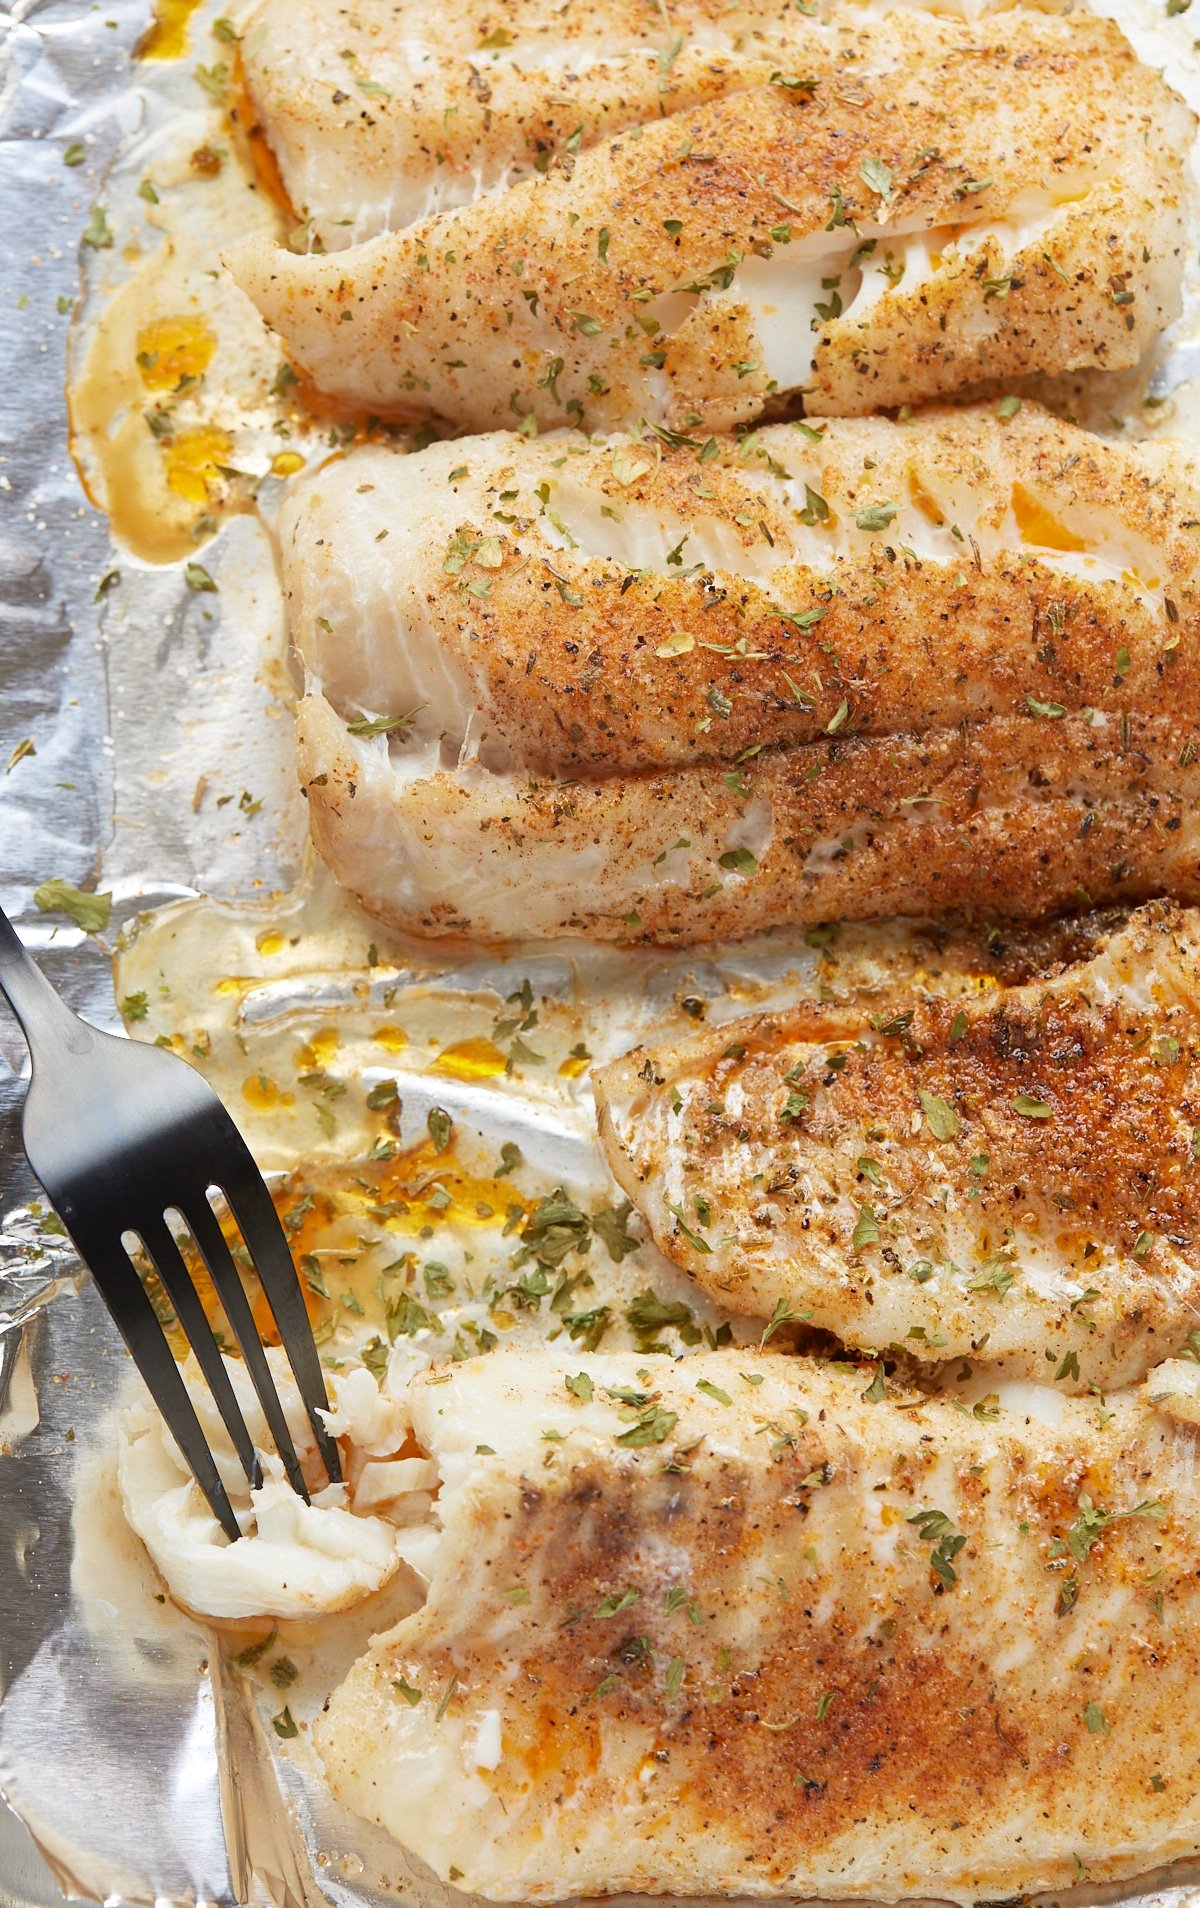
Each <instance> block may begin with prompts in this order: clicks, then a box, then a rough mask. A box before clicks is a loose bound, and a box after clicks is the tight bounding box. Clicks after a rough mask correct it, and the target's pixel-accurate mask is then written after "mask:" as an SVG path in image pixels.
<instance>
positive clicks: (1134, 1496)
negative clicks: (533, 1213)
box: [315, 1350, 1200, 1903]
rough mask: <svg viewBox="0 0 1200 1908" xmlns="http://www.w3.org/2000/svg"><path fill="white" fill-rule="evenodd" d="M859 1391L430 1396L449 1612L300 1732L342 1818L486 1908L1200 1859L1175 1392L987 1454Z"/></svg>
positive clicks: (1197, 1636)
mask: <svg viewBox="0 0 1200 1908" xmlns="http://www.w3.org/2000/svg"><path fill="white" fill-rule="evenodd" d="M568 1377H570V1378H571V1379H572V1381H573V1386H572V1389H568V1388H567V1385H566V1383H565V1380H566V1379H567V1378H568ZM867 1378H868V1374H866V1373H857V1374H856V1373H853V1372H847V1371H846V1370H844V1369H843V1370H838V1369H835V1368H833V1367H830V1366H823V1367H819V1366H815V1365H813V1364H811V1363H808V1362H807V1361H804V1360H799V1359H786V1358H781V1357H776V1356H772V1355H771V1354H769V1353H767V1354H762V1353H754V1352H735V1351H728V1352H718V1353H714V1354H705V1355H702V1356H700V1357H696V1358H691V1359H687V1360H684V1361H682V1362H681V1363H678V1364H675V1363H672V1362H671V1361H669V1360H666V1359H661V1358H655V1357H648V1358H647V1357H639V1356H637V1355H630V1356H614V1357H604V1356H603V1355H597V1354H593V1355H590V1356H588V1355H583V1356H575V1357H571V1356H556V1354H555V1353H554V1351H553V1350H545V1351H515V1352H499V1353H494V1354H492V1355H491V1356H489V1357H487V1358H479V1359H474V1360H471V1361H469V1362H467V1363H465V1364H460V1365H456V1366H452V1367H449V1368H445V1369H443V1370H441V1371H435V1372H432V1373H430V1374H428V1375H426V1376H423V1377H421V1378H418V1379H417V1380H415V1381H414V1383H413V1384H412V1386H411V1388H410V1390H409V1393H408V1397H407V1408H408V1409H409V1410H410V1411H411V1414H412V1419H413V1425H414V1429H415V1432H416V1436H417V1439H418V1441H419V1443H420V1444H421V1446H422V1447H423V1448H424V1449H425V1450H426V1451H428V1453H429V1454H430V1456H431V1457H432V1458H433V1459H434V1461H435V1462H436V1463H437V1465H438V1468H439V1471H440V1474H441V1478H442V1485H441V1490H440V1493H439V1495H438V1498H437V1504H436V1508H435V1511H434V1514H433V1521H432V1523H431V1525H430V1528H429V1530H428V1532H427V1533H425V1537H426V1542H425V1543H424V1545H423V1546H422V1548H421V1552H420V1558H419V1567H420V1569H421V1571H422V1574H423V1575H425V1576H426V1577H427V1578H428V1579H429V1593H428V1599H427V1601H426V1603H425V1606H424V1608H423V1609H421V1610H420V1611H419V1612H417V1613H416V1614H415V1615H414V1616H412V1617H410V1618H407V1619H406V1620H405V1621H404V1622H402V1623H401V1624H400V1625H399V1626H398V1627H397V1628H395V1629H393V1630H392V1631H391V1632H390V1633H388V1634H386V1635H384V1636H382V1637H379V1638H377V1639H376V1641H375V1642H374V1644H373V1646H372V1648H371V1649H370V1651H369V1652H368V1653H367V1654H366V1655H365V1656H364V1657H362V1658H361V1659H360V1660H359V1662H358V1663H357V1664H356V1665H355V1666H354V1668H353V1670H352V1671H351V1672H350V1675H349V1676H348V1678H347V1680H346V1682H345V1683H344V1684H343V1685H342V1687H341V1688H340V1689H339V1690H337V1691H336V1692H335V1693H334V1695H333V1697H332V1699H331V1701H330V1703H329V1705H328V1708H327V1710H326V1712H325V1714H324V1715H323V1716H322V1717H321V1719H320V1720H319V1722H318V1723H317V1725H316V1729H315V1742H316V1746H317V1749H318V1751H319V1753H320V1755H321V1757H322V1759H323V1761H324V1764H325V1768H326V1771H327V1773H328V1776H329V1780H330V1782H331V1785H332V1787H333V1789H334V1792H335V1794H336V1795H337V1796H338V1797H339V1798H340V1799H341V1800H342V1801H344V1802H346V1803H349V1804H350V1806H351V1807H353V1808H355V1809H356V1810H358V1812H359V1813H360V1814H362V1815H364V1816H366V1817H368V1818H369V1819H371V1820H372V1821H376V1822H380V1823H382V1824H383V1826H384V1827H385V1828H386V1829H387V1830H388V1831H389V1832H390V1833H391V1834H392V1835H393V1836H395V1837H396V1839H397V1840H398V1841H400V1842H402V1843H403V1844H404V1845H405V1847H407V1848H408V1849H410V1850H412V1851H413V1853H414V1854H415V1855H417V1856H418V1857H419V1858H420V1859H421V1860H423V1861H424V1862H426V1863H428V1864H429V1865H430V1867H432V1868H433V1869H434V1871H435V1872H436V1873H437V1874H438V1876H439V1877H440V1878H441V1879H443V1880H450V1881H453V1882H455V1883H456V1884H457V1885H458V1886H460V1887H461V1888H462V1889H464V1890H465V1891H467V1892H468V1893H472V1894H480V1895H483V1896H484V1897H485V1898H487V1899H489V1900H495V1901H508V1900H520V1901H548V1900H550V1901H552V1900H559V1899H563V1898H565V1897H569V1896H573V1895H582V1896H589V1895H593V1894H609V1893H618V1892H622V1891H624V1890H630V1891H641V1892H645V1893H648V1894H655V1893H659V1892H669V1893H670V1892H678V1893H681V1894H710V1893H711V1894H716V1895H724V1894H727V1895H735V1896H741V1895H759V1896H797V1897H800V1898H801V1899H807V1898H809V1897H818V1898H826V1899H828V1898H859V1899H862V1898H865V1899H868V1900H870V1899H878V1900H886V1901H891V1900H896V1899H897V1898H900V1897H902V1896H905V1895H908V1896H920V1897H925V1898H928V1897H933V1898H936V1899H948V1900H952V1901H960V1902H964V1903H965V1902H972V1901H975V1900H977V1899H980V1898H982V1899H997V1898H1002V1897H1003V1898H1008V1897H1011V1896H1017V1895H1024V1894H1027V1893H1032V1892H1034V1891H1036V1890H1038V1889H1042V1888H1055V1889H1058V1888H1062V1887H1066V1886H1069V1885H1070V1884H1072V1883H1073V1882H1075V1881H1076V1880H1077V1879H1078V1877H1079V1876H1080V1873H1081V1872H1082V1874H1083V1875H1085V1876H1086V1877H1088V1878H1089V1879H1091V1880H1092V1881H1093V1882H1096V1883H1100V1882H1104V1881H1110V1880H1120V1879H1127V1878H1129V1877H1131V1876H1133V1875H1136V1874H1137V1873H1139V1872H1140V1871H1144V1870H1146V1869H1149V1868H1151V1867H1153V1866H1155V1865H1156V1864H1158V1863H1159V1862H1163V1861H1166V1860H1169V1859H1171V1858H1173V1857H1176V1856H1184V1855H1190V1854H1192V1853H1194V1852H1195V1851H1196V1849H1197V1847H1198V1846H1200V1787H1198V1785H1197V1776H1196V1770H1197V1767H1198V1766H1200V1722H1198V1721H1197V1720H1196V1717H1197V1708H1196V1703H1195V1701H1194V1693H1195V1686H1196V1677H1197V1673H1198V1670H1200V1589H1198V1588H1197V1578H1196V1570H1195V1554H1194V1551H1195V1546H1194V1532H1195V1528H1196V1518H1197V1514H1198V1512H1200V1504H1198V1502H1197V1474H1196V1464H1195V1435H1196V1434H1195V1431H1194V1429H1193V1428H1192V1427H1191V1426H1190V1425H1188V1424H1186V1423H1185V1424H1182V1425H1181V1424H1180V1423H1178V1422H1176V1421H1175V1420H1173V1419H1172V1418H1171V1417H1169V1416H1168V1415H1167V1414H1166V1412H1165V1411H1164V1410H1160V1409H1158V1408H1157V1407H1156V1406H1155V1404H1154V1402H1153V1393H1154V1390H1155V1382H1154V1379H1153V1378H1152V1379H1151V1381H1150V1383H1149V1384H1148V1385H1147V1386H1146V1387H1145V1390H1144V1392H1143V1394H1142V1396H1141V1397H1130V1396H1126V1397H1124V1398H1122V1399H1113V1400H1110V1401H1109V1403H1108V1404H1107V1405H1104V1406H1102V1405H1101V1402H1100V1401H1099V1400H1088V1401H1084V1400H1062V1399H1058V1398H1056V1397H1054V1396H1049V1397H1048V1396H1047V1394H1046V1392H1045V1391H1044V1390H1040V1389H1039V1388H1037V1387H1032V1386H1026V1387H1024V1396H1023V1398H1022V1399H1021V1400H1020V1408H1016V1407H1014V1408H1011V1409H1007V1408H1004V1407H1003V1406H1001V1405H998V1404H995V1405H993V1404H988V1405H985V1406H984V1407H983V1410H982V1416H979V1415H975V1416H973V1415H972V1411H971V1409H970V1408H969V1407H967V1408H965V1409H964V1408H963V1407H962V1406H961V1405H959V1406H958V1407H957V1408H956V1406H955V1405H954V1404H952V1403H950V1402H948V1401H947V1402H925V1401H922V1400H921V1399H920V1397H919V1396H918V1395H917V1394H913V1393H908V1394H903V1393H900V1394H897V1393H895V1392H894V1391H892V1390H891V1389H890V1388H889V1395H888V1396H887V1397H885V1399H884V1400H883V1401H882V1402H872V1401H870V1400H868V1399H866V1398H865V1397H864V1391H865V1389H866V1387H867ZM1171 1382H1172V1383H1173V1382H1174V1380H1173V1379H1172V1380H1171ZM618 1392H624V1393H626V1394H628V1395H630V1396H632V1398H634V1399H638V1400H642V1401H643V1402H640V1403H628V1404H622V1403H621V1402H620V1400H619V1397H618V1396H617V1395H615V1394H617V1393H618ZM545 1432H553V1433H555V1434H557V1439H558V1440H559V1441H547V1439H546V1438H545V1437H544V1436H543V1433H545ZM622 1440H624V1442H622ZM410 1541H412V1540H410Z"/></svg>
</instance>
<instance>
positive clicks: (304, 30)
mask: <svg viewBox="0 0 1200 1908" xmlns="http://www.w3.org/2000/svg"><path fill="white" fill-rule="evenodd" d="M856 11H857V10H856V9H851V10H850V23H848V22H847V20H846V18H845V15H846V12H847V9H846V8H845V7H844V6H832V7H829V8H827V9H826V10H825V12H824V15H823V17H814V16H816V15H817V8H816V7H815V6H814V7H813V8H812V9H811V12H809V13H801V12H800V11H799V9H798V8H797V7H796V6H795V5H794V4H793V0H738V3H735V4H734V5H733V6H726V5H725V4H724V0H672V4H671V6H670V8H669V10H668V9H667V8H666V7H665V6H664V7H655V6H648V5H646V4H645V3H644V0H605V4H604V5H603V6H602V7H600V6H591V7H589V8H587V9H586V10H580V9H575V8H572V7H569V6H564V5H563V4H562V0H437V3H436V4H434V3H433V0H399V4H398V0H357V4H356V5H355V6H354V8H353V9H352V10H350V11H348V12H347V11H346V10H344V9H335V8H334V6H333V5H332V4H331V0H259V3H258V4H257V5H254V6H251V7H250V8H248V9H247V10H246V11H245V13H244V15H243V17H242V19H241V21H240V27H241V46H240V51H241V58H242V69H243V73H244V77H245V83H246V90H247V92H248V95H249V99H250V103H251V105H252V107H253V108H254V111H255V113H256V115H257V118H258V122H259V126H260V128H261V132H262V134H263V135H264V136H265V137H266V139H267V141H268V143H269V145H270V147H271V150H272V152H273V153H274V155H275V158H276V160H277V162H278V164H279V169H280V173H281V175H282V178H283V182H284V185H285V187H286V189H287V192H288V195H289V197H290V200H291V203H292V205H293V207H294V209H295V211H296V213H297V214H298V216H299V217H300V218H302V219H305V220H307V221H309V224H310V230H311V234H312V237H313V239H314V240H315V241H316V243H317V244H318V246H319V247H321V248H323V249H324V250H325V251H334V250H338V249H341V248H342V247H345V246H347V245H351V244H354V243H355V242H357V241H359V240H362V239H365V238H370V237H373V236H374V235H375V234H376V233H378V232H384V231H390V230H395V229H397V228H399V227H402V226H405V225H411V224H412V223H413V221H414V220H416V219H420V218H424V217H426V216H427V214H429V213H432V212H440V211H445V210H446V209H447V208H449V207H452V206H457V205H463V204H467V203H469V202H470V201H471V200H472V199H474V198H477V197H478V196H479V194H480V193H481V192H487V191H491V190H493V189H494V188H495V187H497V186H504V185H508V184H511V183H512V182H513V181H514V180H517V179H520V178H522V177H528V176H531V175H534V174H537V173H543V172H545V171H547V170H548V169H549V168H550V167H551V166H554V167H558V168H564V167H565V168H569V167H570V165H571V162H572V160H573V157H574V155H575V154H576V153H577V152H578V151H579V150H580V149H581V147H584V146H589V145H593V144H594V143H595V142H596V140H597V139H598V138H600V137H602V136H603V135H604V134H606V133H613V132H617V131H620V130H621V129H623V128H625V127H628V126H634V125H639V124H640V123H641V122H642V121H643V120H647V119H657V118H659V117H660V116H661V115H662V114H663V113H672V112H677V111H679V110H680V108H682V107H687V106H694V105H696V104H698V103H699V102H700V101H701V100H706V99H715V98H720V97H721V96H722V95H724V94H725V93H727V92H730V91H733V90H735V89H737V88H738V87H744V86H747V85H756V84H766V83H769V82H770V79H771V75H772V74H773V73H776V72H779V71H780V70H781V69H783V70H785V71H789V72H790V71H792V70H793V68H795V69H796V70H802V71H804V72H806V73H807V72H809V71H812V70H814V69H816V70H820V71H822V72H828V71H832V70H834V69H835V68H836V66H837V64H838V63H839V62H844V61H845V60H846V59H848V58H851V57H853V56H854V54H855V52H856V50H857V48H858V46H859V45H860V44H863V43H864V42H863V35H862V28H861V21H860V23H859V25H857V26H856V25H854V24H852V22H853V21H854V18H855V13H856ZM867 43H869V36H868V42H867ZM797 62H799V66H798V67H797Z"/></svg>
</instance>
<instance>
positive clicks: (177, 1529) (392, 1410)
mask: <svg viewBox="0 0 1200 1908" xmlns="http://www.w3.org/2000/svg"><path fill="white" fill-rule="evenodd" d="M267 1358H268V1361H269V1362H270V1365H271V1370H272V1374H273V1376H274V1379H275V1385H276V1389H277V1390H278V1392H279V1397H280V1402H281V1403H282V1405H283V1408H284V1414H285V1416H286V1418H287V1422H288V1429H289V1430H290V1431H291V1434H292V1439H293V1442H294V1444H295V1448H296V1453H297V1455H298V1457H299V1458H300V1461H301V1465H302V1467H303V1469H304V1472H305V1478H306V1482H307V1483H308V1485H309V1488H310V1491H311V1493H312V1501H311V1503H307V1504H306V1503H305V1502H304V1499H303V1498H302V1497H300V1496H299V1495H298V1494H297V1493H296V1492H295V1491H294V1490H293V1489H292V1487H291V1485H290V1484H289V1483H288V1482H287V1479H286V1478H285V1476H284V1471H283V1464H282V1461H281V1460H280V1458H279V1457H278V1456H277V1454H276V1453H275V1452H274V1449H273V1447H272V1444H271V1438H270V1433H269V1431H268V1429H267V1425H266V1421H265V1419H264V1418H263V1415H262V1409H261V1406H260V1405H259V1403H258V1399H257V1397H256V1396H255V1393H254V1390H253V1388H252V1386H251V1383H250V1380H249V1377H248V1376H247V1373H246V1367H245V1366H244V1365H243V1364H242V1362H241V1360H240V1359H232V1358H227V1359H226V1360H225V1365H226V1369H227V1371H228V1373H229V1377H230V1382H231V1383H232V1385H233V1388H234V1392H235V1394H236V1396H237V1400H238V1403H239V1405H240V1406H241V1410H242V1415H243V1417H244V1418H245V1421H246V1424H247V1426H248V1427H249V1430H250V1435H251V1438H252V1439H253V1441H254V1444H255V1446H256V1448H257V1449H258V1450H259V1452H260V1453H262V1454H263V1459H262V1462H263V1473H264V1476H263V1483H262V1486H261V1488H260V1489H258V1490H253V1491H252V1490H251V1489H250V1487H249V1484H248V1482H247V1480H246V1475H245V1472H244V1471H243V1470H242V1467H241V1465H240V1463H239V1462H238V1460H237V1457H236V1455H235V1453H234V1449H233V1446H232V1444H231V1442H230V1440H229V1434H228V1432H227V1431H226V1429H225V1425H224V1423H223V1421H222V1419H221V1417H220V1414H219V1413H218V1411H217V1409H216V1406H215V1405H214V1403H213V1401H212V1396H211V1394H210V1392H209V1390H208V1387H207V1385H206V1384H205V1382H204V1380H203V1378H202V1376H201V1374H200V1368H199V1366H198V1365H197V1364H196V1362H195V1360H194V1358H191V1357H189V1359H188V1360H187V1362H186V1364H185V1366H184V1377H185V1379H186V1382H187V1386H188V1390H189V1392H190V1393H191V1398H192V1403H193V1404H194V1405H195V1407H196V1413H197V1416H198V1417H199V1419H200V1423H201V1425H202V1427H203V1429H204V1434H205V1437H206V1439H207V1441H208V1445H209V1449H210V1450H211V1451H212V1452H213V1455H214V1457H215V1458H216V1461H217V1468H218V1470H219V1471H220V1473H221V1480H222V1482H223V1484H224V1485H225V1488H226V1490H227V1491H228V1493H229V1497H230V1502H231V1503H232V1505H233V1508H234V1513H235V1515H236V1517H237V1520H238V1524H239V1526H240V1528H241V1531H242V1538H241V1540H240V1541H239V1542H238V1543H236V1544H235V1543H230V1541H229V1539H228V1538H227V1537H226V1536H225V1533H224V1532H223V1531H222V1529H221V1527H220V1525H219V1524H218V1523H217V1520H216V1518H215V1517H214V1516H213V1514H212V1512H211V1511H210V1509H209V1507H208V1505H207V1504H206V1502H205V1500H204V1498H203V1497H202V1496H201V1493H200V1490H199V1487H198V1486H197V1484H196V1482H195V1480H194V1478H193V1477H192V1474H191V1472H190V1471H189V1469H188V1467H187V1465H186V1464H185V1462H184V1460H183V1458H182V1456H181V1455H180V1453H179V1450H178V1447H177V1446H176V1444H175V1440H174V1439H173V1438H172V1436H171V1434H170V1432H169V1431H168V1429H167V1427H166V1424H165V1422H164V1420H163V1418H162V1416H161V1414H160V1413H159V1412H158V1411H157V1410H156V1409H155V1407H154V1405H153V1404H152V1403H151V1402H150V1399H149V1398H148V1397H146V1398H139V1399H138V1400H137V1401H136V1402H135V1403H133V1404H131V1405H130V1406H129V1407H128V1408H127V1409H126V1410H125V1411H124V1412H123V1414H122V1416H121V1420H120V1425H119V1430H118V1456H117V1471H118V1478H119V1482H120V1487H121V1497H122V1502H123V1504H124V1509H125V1515H126V1518H127V1519H128V1521H129V1523H130V1525H131V1527H132V1528H133V1530H135V1531H136V1532H137V1535H138V1536H139V1537H140V1538H141V1540H142V1542H143V1543H144V1544H145V1546H146V1549H147V1550H148V1551H149V1553H150V1555H151V1557H152V1558H153V1559H154V1562H155V1564H156V1565H157V1566H158V1569H159V1572H160V1573H161V1575H162V1577H163V1578H164V1579H165V1581H166V1583H167V1586H168V1588H169V1589H170V1591H171V1593H172V1595H173V1596H174V1597H175V1599H176V1600H177V1601H178V1602H179V1603H182V1604H184V1605H185V1606H186V1607H187V1608H188V1609H190V1610H196V1611H199V1612H200V1613H202V1614H203V1615H205V1616H215V1617H248V1616H274V1617H285V1618H287V1617H304V1616H315V1615H318V1614H322V1613H325V1612H328V1611H333V1610H345V1609H348V1608H350V1606H351V1605H353V1604H356V1603H360V1602H362V1601H363V1600H364V1598H366V1597H369V1596H372V1595H373V1594H374V1592H375V1591H377V1590H379V1589H381V1588H382V1586H383V1585H384V1584H385V1583H387V1582H388V1580H389V1579H390V1578H391V1577H392V1576H394V1574H395V1572H396V1571H397V1570H398V1569H399V1567H400V1563H401V1560H402V1558H401V1544H400V1529H401V1527H403V1526H404V1525H406V1524H410V1523H411V1524H419V1523H420V1522H421V1521H422V1520H423V1519H424V1518H425V1516H426V1515H427V1513H428V1510H429V1506H430V1503H431V1499H430V1496H429V1492H430V1490H431V1489H432V1488H434V1487H435V1486H436V1484H437V1473H436V1470H435V1468H434V1467H433V1465H431V1464H430V1463H429V1461H428V1459H426V1458H423V1457H420V1456H414V1455H413V1454H412V1452H411V1450H409V1451H402V1450H401V1447H402V1445H403V1443H404V1440H405V1438H406V1436H407V1430H408V1421H407V1418H406V1417H405V1416H404V1415H403V1414H402V1413H401V1412H400V1410H399V1408H398V1406H397V1405H396V1403H395V1401H394V1400H391V1399H388V1398H386V1397H384V1396H382V1394H381V1393H380V1390H379V1387H378V1385H377V1384H376V1381H375V1380H374V1378H372V1376H371V1374H370V1372H368V1371H366V1370H363V1369H361V1368H355V1369H353V1370H351V1371H348V1372H346V1373H345V1374H344V1375H338V1374H331V1377H330V1383H331V1385H332V1389H333V1398H334V1408H333V1410H332V1412H331V1413H330V1416H329V1426H330V1429H331V1431H332V1432H333V1433H334V1435H335V1436H336V1437H337V1438H338V1439H339V1442H340V1445H341V1449H342V1453H343V1458H344V1470H345V1482H344V1483H341V1484H331V1483H329V1481H328V1479H327V1478H326V1476H325V1473H324V1470H323V1468H322V1466H321V1462H320V1458H319V1456H318V1455H317V1450H316V1444H315V1441H314V1439H313V1435H312V1427H311V1426H310V1425H309V1422H308V1418H307V1415H306V1413H305V1410H304V1406H303V1404H302V1402H301V1399H300V1395H299V1392H298V1391H297V1389H296V1384H295V1380H294V1378H293V1377H292V1373H291V1369H290V1367H289V1366H288V1363H287V1360H286V1357H285V1356H284V1354H283V1353H282V1352H281V1351H276V1350H269V1351H268V1353H267Z"/></svg>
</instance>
